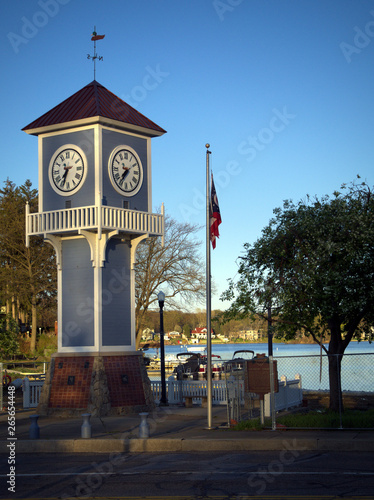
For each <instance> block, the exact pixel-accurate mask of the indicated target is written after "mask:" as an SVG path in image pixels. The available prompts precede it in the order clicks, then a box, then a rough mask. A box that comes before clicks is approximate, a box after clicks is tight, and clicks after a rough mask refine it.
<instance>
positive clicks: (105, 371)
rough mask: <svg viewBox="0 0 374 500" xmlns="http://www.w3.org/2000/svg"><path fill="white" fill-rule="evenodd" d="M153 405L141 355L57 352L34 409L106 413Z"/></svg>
mask: <svg viewBox="0 0 374 500" xmlns="http://www.w3.org/2000/svg"><path fill="white" fill-rule="evenodd" d="M154 406H155V404H154V401H153V395H152V390H151V384H150V381H149V378H148V375H147V371H146V368H145V366H144V363H143V359H142V356H141V355H139V354H137V353H129V354H126V355H123V354H122V355H118V356H117V355H110V356H105V355H103V356H101V355H100V356H89V355H79V356H75V355H74V356H69V355H63V354H57V355H56V356H55V357H54V358H52V360H51V364H50V367H49V370H48V373H47V375H46V381H45V384H44V386H43V392H42V395H41V398H40V403H39V406H38V409H37V412H38V413H39V414H41V415H43V414H44V415H51V414H54V415H63V416H73V415H78V414H79V415H80V414H81V413H84V412H89V413H91V415H93V416H105V415H114V414H117V415H118V414H125V413H136V412H141V411H150V410H152V409H153V408H154Z"/></svg>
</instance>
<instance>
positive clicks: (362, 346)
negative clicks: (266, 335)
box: [146, 342, 374, 392]
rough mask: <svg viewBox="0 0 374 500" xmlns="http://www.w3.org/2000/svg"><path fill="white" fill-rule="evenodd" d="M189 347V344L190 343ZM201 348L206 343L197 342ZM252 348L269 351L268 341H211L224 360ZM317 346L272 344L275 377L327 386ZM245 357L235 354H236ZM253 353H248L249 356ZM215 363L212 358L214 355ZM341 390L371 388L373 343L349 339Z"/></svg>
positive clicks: (169, 350)
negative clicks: (254, 342) (299, 378)
mask: <svg viewBox="0 0 374 500" xmlns="http://www.w3.org/2000/svg"><path fill="white" fill-rule="evenodd" d="M189 347H190V346H189ZM194 347H199V348H201V350H204V349H206V345H205V344H199V345H198V346H196V345H195V346H194ZM240 350H251V351H254V352H255V355H256V354H261V353H264V354H266V355H267V354H268V345H267V343H263V344H258V343H257V344H212V354H215V355H218V356H221V359H222V360H223V361H228V360H230V359H232V358H233V355H234V352H235V351H240ZM185 351H186V347H185V346H184V347H181V346H179V345H177V346H169V345H167V346H165V357H168V356H170V355H176V354H177V353H179V352H185ZM320 351H321V350H320V346H318V345H316V344H282V343H281V344H278V343H274V344H273V356H274V359H275V360H276V361H277V368H278V378H280V377H281V376H282V375H285V376H286V377H287V378H288V379H290V380H291V379H294V378H295V374H300V375H301V380H302V386H303V388H304V389H309V390H328V389H329V380H328V361H327V356H326V355H325V354H324V353H323V355H322V357H321V356H320ZM157 354H158V355H159V351H158V350H156V349H149V350H148V351H147V353H146V355H147V356H149V357H153V356H155V355H157ZM241 356H243V357H247V356H245V355H241V354H237V355H236V357H241ZM250 357H252V356H251V355H250V356H249V358H250ZM213 363H214V358H213ZM341 384H342V390H343V391H355V392H356V391H357V392H373V391H374V343H371V344H370V343H369V342H351V343H350V344H349V346H348V347H347V349H346V351H345V354H344V357H343V361H342V380H341Z"/></svg>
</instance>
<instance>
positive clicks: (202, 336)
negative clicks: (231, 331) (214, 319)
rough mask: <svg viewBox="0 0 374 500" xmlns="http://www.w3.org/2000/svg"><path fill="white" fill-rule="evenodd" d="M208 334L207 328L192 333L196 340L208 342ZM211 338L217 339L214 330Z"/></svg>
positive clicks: (197, 329)
mask: <svg viewBox="0 0 374 500" xmlns="http://www.w3.org/2000/svg"><path fill="white" fill-rule="evenodd" d="M207 332H208V330H207V329H206V327H203V328H194V329H193V330H192V331H191V337H192V338H195V339H200V340H206V338H207ZM211 338H212V339H214V338H215V334H214V330H213V328H212V329H211Z"/></svg>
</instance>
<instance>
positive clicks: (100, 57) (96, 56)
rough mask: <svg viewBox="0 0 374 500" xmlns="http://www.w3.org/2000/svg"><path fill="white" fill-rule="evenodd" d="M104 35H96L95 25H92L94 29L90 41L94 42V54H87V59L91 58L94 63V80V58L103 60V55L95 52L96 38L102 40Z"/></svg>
mask: <svg viewBox="0 0 374 500" xmlns="http://www.w3.org/2000/svg"><path fill="white" fill-rule="evenodd" d="M104 37H105V35H98V34H97V33H96V26H94V30H93V32H92V36H91V41H92V42H93V43H94V55H93V56H91V55H90V54H87V59H92V60H93V63H94V80H96V59H98V60H99V61H102V60H103V57H102V56H98V55H97V53H96V40H102V39H103V38H104Z"/></svg>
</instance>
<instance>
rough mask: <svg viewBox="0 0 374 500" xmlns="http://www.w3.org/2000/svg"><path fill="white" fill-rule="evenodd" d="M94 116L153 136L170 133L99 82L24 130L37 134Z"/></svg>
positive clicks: (83, 89)
mask: <svg viewBox="0 0 374 500" xmlns="http://www.w3.org/2000/svg"><path fill="white" fill-rule="evenodd" d="M93 117H103V118H107V119H109V120H115V121H117V122H121V123H125V124H128V125H130V128H131V127H135V128H141V129H145V130H147V131H148V133H149V135H151V136H152V135H162V134H164V133H165V132H166V131H165V130H164V129H162V128H161V127H159V126H158V125H156V124H155V123H154V122H152V121H151V120H149V119H148V118H147V117H146V116H144V115H142V114H141V113H139V111H137V110H136V109H134V108H133V107H132V106H130V105H129V104H127V103H126V102H125V101H123V100H122V99H120V98H119V97H117V96H116V95H114V94H113V93H112V92H110V91H109V90H108V89H106V88H105V87H104V86H103V85H101V84H100V83H98V82H97V81H96V80H94V81H93V82H91V83H89V84H88V85H86V86H85V87H83V88H82V89H81V90H79V91H78V92H76V93H75V94H73V95H72V96H71V97H69V98H68V99H65V101H63V102H62V103H60V104H58V105H57V106H55V107H54V108H53V109H51V110H50V111H48V112H47V113H45V114H44V115H42V116H41V117H40V118H37V119H36V120H34V121H33V122H31V123H30V124H29V125H27V126H26V127H24V128H23V129H22V130H23V131H25V132H28V133H31V134H32V133H36V134H37V133H38V130H37V129H42V128H44V127H50V126H52V125H59V124H63V123H67V122H73V121H76V120H84V119H87V118H93ZM39 132H40V131H39Z"/></svg>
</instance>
